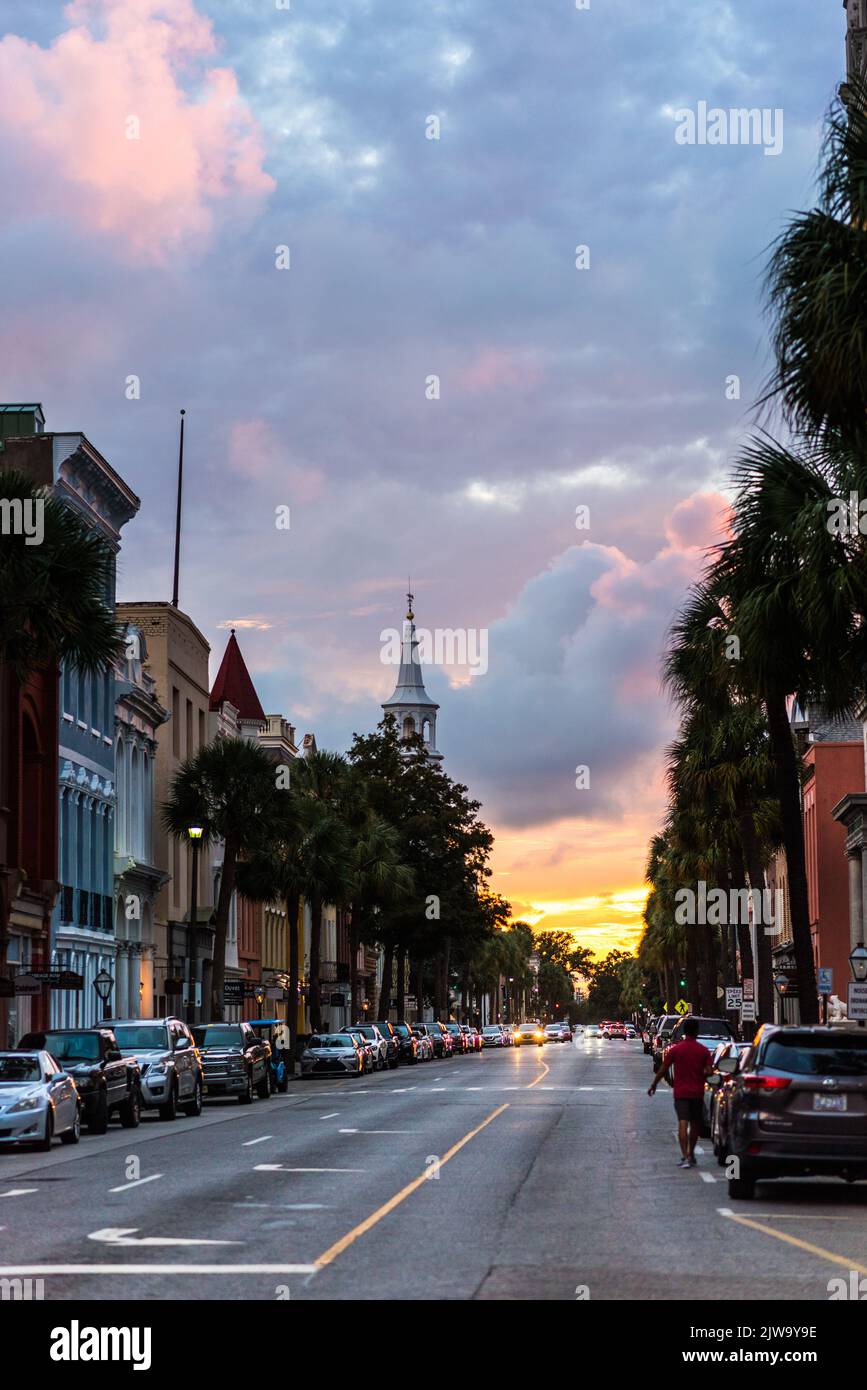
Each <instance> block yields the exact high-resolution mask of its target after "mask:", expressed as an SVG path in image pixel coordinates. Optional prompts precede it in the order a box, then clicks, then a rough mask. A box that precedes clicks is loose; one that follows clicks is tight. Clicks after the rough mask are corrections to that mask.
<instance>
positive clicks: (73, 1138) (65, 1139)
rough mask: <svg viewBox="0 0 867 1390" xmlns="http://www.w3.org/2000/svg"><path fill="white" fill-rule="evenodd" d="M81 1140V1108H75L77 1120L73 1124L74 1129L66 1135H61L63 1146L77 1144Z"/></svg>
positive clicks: (69, 1130)
mask: <svg viewBox="0 0 867 1390" xmlns="http://www.w3.org/2000/svg"><path fill="white" fill-rule="evenodd" d="M80 1138H81V1106H80V1105H76V1107H75V1119H74V1120H73V1122H72V1129H68V1130H67V1131H66V1133H65V1134H61V1136H60V1142H61V1144H77V1143H78V1141H79V1139H80Z"/></svg>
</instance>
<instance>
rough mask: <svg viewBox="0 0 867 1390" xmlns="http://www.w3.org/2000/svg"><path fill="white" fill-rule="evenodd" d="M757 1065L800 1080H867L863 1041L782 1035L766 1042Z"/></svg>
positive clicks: (865, 1042) (866, 1043)
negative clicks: (806, 1078)
mask: <svg viewBox="0 0 867 1390" xmlns="http://www.w3.org/2000/svg"><path fill="white" fill-rule="evenodd" d="M761 1065H762V1066H764V1067H779V1069H780V1070H781V1071H793V1072H798V1073H800V1075H802V1076H867V1037H857V1036H852V1037H845V1036H841V1035H840V1034H839V1033H837V1034H831V1035H829V1036H828V1037H821V1036H816V1035H812V1036H811V1035H809V1034H804V1033H802V1034H800V1036H799V1035H798V1034H797V1033H794V1034H792V1035H790V1036H788V1037H787V1036H786V1035H785V1034H783V1035H782V1036H781V1037H777V1038H771V1039H770V1040H769V1041H768V1045H767V1047H766V1049H765V1052H764V1055H763V1056H762V1059H761Z"/></svg>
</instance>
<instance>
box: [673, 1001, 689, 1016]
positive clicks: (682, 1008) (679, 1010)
mask: <svg viewBox="0 0 867 1390" xmlns="http://www.w3.org/2000/svg"><path fill="white" fill-rule="evenodd" d="M674 1012H675V1013H676V1014H680V1016H681V1018H683V1015H684V1014H688V1013H689V1005H688V1004H687V1002H686V1000H685V999H678V1001H677V1003H676V1004H675V1006H674Z"/></svg>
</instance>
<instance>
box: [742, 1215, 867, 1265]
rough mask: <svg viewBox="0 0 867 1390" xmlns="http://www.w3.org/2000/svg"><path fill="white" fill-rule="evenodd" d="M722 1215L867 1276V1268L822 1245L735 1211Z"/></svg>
mask: <svg viewBox="0 0 867 1390" xmlns="http://www.w3.org/2000/svg"><path fill="white" fill-rule="evenodd" d="M722 1215H723V1216H725V1217H726V1219H727V1220H728V1221H737V1222H738V1224H739V1225H740V1226H749V1227H750V1229H751V1230H753V1231H760V1232H761V1234H762V1235H763V1236H773V1238H774V1240H782V1241H785V1243H786V1244H787V1245H794V1246H796V1247H797V1249H798V1250H806V1252H807V1254H808V1255H818V1257H819V1259H820V1260H829V1261H830V1263H831V1264H834V1265H842V1266H843V1268H844V1269H854V1270H857V1271H858V1273H859V1274H867V1267H865V1266H864V1265H862V1264H859V1263H858V1261H857V1260H852V1259H850V1258H849V1257H848V1256H847V1255H835V1254H834V1251H833V1250H825V1249H823V1248H822V1246H821V1245H813V1244H812V1243H811V1242H810V1241H809V1240H799V1239H798V1237H797V1236H790V1235H787V1234H786V1232H785V1231H774V1230H772V1229H771V1228H770V1227H769V1226H762V1225H761V1224H760V1223H759V1222H758V1221H751V1220H750V1218H749V1217H748V1216H738V1215H737V1214H736V1213H735V1212H733V1211H726V1212H723V1213H722Z"/></svg>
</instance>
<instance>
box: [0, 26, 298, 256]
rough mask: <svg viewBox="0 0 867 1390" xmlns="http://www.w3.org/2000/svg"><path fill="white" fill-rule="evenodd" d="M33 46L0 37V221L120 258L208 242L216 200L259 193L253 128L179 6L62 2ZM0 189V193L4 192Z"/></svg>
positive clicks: (265, 183) (233, 87) (209, 36)
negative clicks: (12, 171) (2, 160)
mask: <svg viewBox="0 0 867 1390" xmlns="http://www.w3.org/2000/svg"><path fill="white" fill-rule="evenodd" d="M66 15H67V17H68V20H69V23H70V27H69V28H68V29H67V30H66V31H65V32H64V33H62V34H61V35H59V36H58V37H57V38H56V39H55V41H54V42H53V43H52V44H51V45H50V46H49V47H47V48H42V47H40V46H39V45H38V44H36V43H32V42H27V41H26V40H23V39H21V38H18V37H17V36H16V35H14V34H7V36H6V37H5V38H4V39H3V40H2V41H0V137H2V139H3V141H4V143H5V144H6V145H7V147H8V148H9V150H10V152H14V160H13V162H14V165H15V166H17V168H16V174H17V178H16V197H15V198H14V199H11V198H6V199H4V202H3V211H0V217H2V216H4V215H5V217H6V218H12V217H17V216H21V215H22V214H25V215H28V216H32V215H33V213H34V212H43V213H47V214H49V215H56V216H61V215H62V216H63V217H64V218H70V217H71V218H72V219H73V221H74V222H75V223H77V224H78V225H79V226H80V227H82V228H85V229H87V230H89V231H92V232H94V233H99V234H105V235H106V236H107V238H108V240H109V242H110V245H111V247H112V249H113V250H114V251H115V252H116V253H118V254H120V255H122V256H123V257H124V258H125V259H129V260H134V261H136V262H138V263H142V262H159V263H167V261H168V258H169V256H170V254H171V253H176V252H178V251H180V250H183V249H189V248H190V247H191V246H192V245H193V244H197V246H198V249H199V250H201V249H202V246H203V244H204V243H206V242H207V240H208V239H209V236H210V233H211V228H212V223H213V217H214V209H215V207H216V205H217V204H219V203H225V202H227V201H228V202H232V201H239V202H244V201H245V200H251V199H253V200H258V199H260V198H261V197H262V195H263V194H265V193H267V192H269V191H270V189H271V188H273V186H274V185H273V181H272V180H271V179H270V178H269V176H268V175H267V174H266V173H264V171H263V169H262V155H263V148H262V141H261V137H260V134H259V131H258V128H257V125H256V122H255V121H254V120H253V118H252V117H251V115H250V112H249V109H248V107H247V106H246V105H245V103H244V102H243V101H242V100H241V99H240V97H239V95H238V84H237V80H236V77H235V74H234V73H233V72H232V70H231V68H227V67H217V66H207V65H206V64H207V63H209V62H210V60H211V59H213V58H214V57H215V55H216V52H217V43H216V40H215V38H214V33H213V28H212V25H211V22H210V20H208V19H207V18H206V17H205V16H204V15H202V14H200V13H199V12H198V11H197V10H196V8H195V5H194V3H193V0H74V3H72V4H70V5H68V6H67V8H66ZM7 186H8V185H7Z"/></svg>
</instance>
